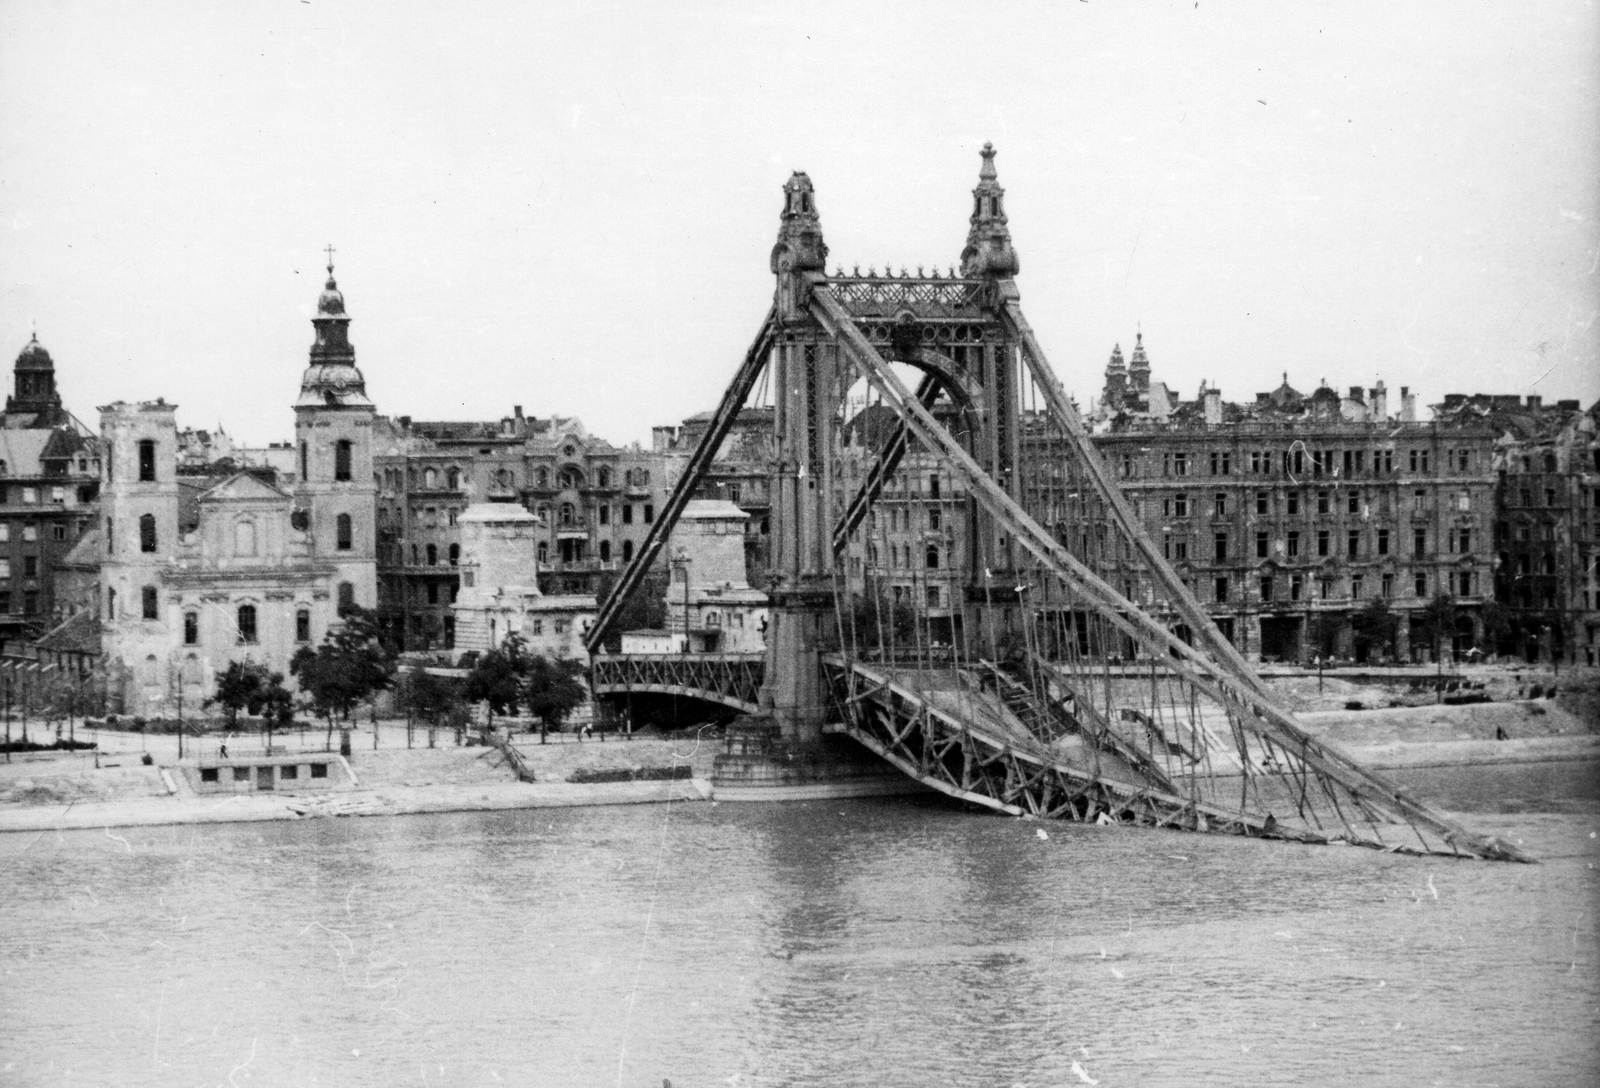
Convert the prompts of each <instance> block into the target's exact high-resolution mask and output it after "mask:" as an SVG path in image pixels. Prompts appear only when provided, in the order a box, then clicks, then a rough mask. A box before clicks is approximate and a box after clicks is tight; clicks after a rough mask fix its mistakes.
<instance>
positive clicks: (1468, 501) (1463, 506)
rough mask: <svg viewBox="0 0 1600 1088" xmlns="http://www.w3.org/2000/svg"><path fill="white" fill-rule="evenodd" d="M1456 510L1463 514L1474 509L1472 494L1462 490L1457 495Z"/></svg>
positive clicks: (1464, 489)
mask: <svg viewBox="0 0 1600 1088" xmlns="http://www.w3.org/2000/svg"><path fill="white" fill-rule="evenodd" d="M1456 509H1457V510H1458V511H1460V512H1461V513H1463V514H1465V513H1466V512H1467V511H1469V510H1471V509H1472V492H1470V491H1468V490H1467V489H1466V488H1462V489H1461V490H1460V491H1459V492H1457V493H1456Z"/></svg>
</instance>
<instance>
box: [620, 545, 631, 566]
mask: <svg viewBox="0 0 1600 1088" xmlns="http://www.w3.org/2000/svg"><path fill="white" fill-rule="evenodd" d="M622 561H623V562H624V563H631V562H633V541H631V540H624V541H623V542H622Z"/></svg>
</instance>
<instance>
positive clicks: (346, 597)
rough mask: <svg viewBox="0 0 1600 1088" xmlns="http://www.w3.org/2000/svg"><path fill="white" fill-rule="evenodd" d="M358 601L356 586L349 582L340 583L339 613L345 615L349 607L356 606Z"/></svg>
mask: <svg viewBox="0 0 1600 1088" xmlns="http://www.w3.org/2000/svg"><path fill="white" fill-rule="evenodd" d="M355 603H356V587H355V586H353V585H351V584H350V583H349V582H340V583H339V613H340V615H343V614H344V612H345V610H346V609H348V608H354V607H355Z"/></svg>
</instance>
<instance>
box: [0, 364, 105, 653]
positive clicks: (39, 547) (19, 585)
mask: <svg viewBox="0 0 1600 1088" xmlns="http://www.w3.org/2000/svg"><path fill="white" fill-rule="evenodd" d="M99 489H100V449H99V443H98V442H97V441H96V439H95V437H94V435H93V433H92V432H91V431H90V430H89V429H88V428H87V427H85V426H84V425H83V424H82V423H80V422H79V421H78V420H77V419H76V418H74V417H73V415H72V414H71V413H70V412H68V411H67V410H66V409H65V408H64V407H62V404H61V394H60V392H59V391H58V390H57V389H56V375H55V363H54V361H53V360H52V359H51V358H50V353H49V352H48V351H46V350H45V348H44V345H42V344H40V343H39V339H38V337H37V336H35V337H33V338H32V339H30V340H29V341H28V343H27V344H26V345H25V346H24V347H23V349H22V351H21V352H20V353H19V354H18V355H17V360H16V364H15V366H14V368H13V391H12V393H11V395H10V396H8V397H6V407H5V411H4V413H0V639H36V638H38V637H40V636H41V635H43V634H44V633H45V632H46V631H47V630H49V629H50V628H52V627H55V626H56V625H57V624H59V623H61V622H62V621H63V620H66V619H67V618H68V617H70V616H71V615H72V614H73V612H74V610H75V603H74V599H73V598H72V597H70V595H68V596H64V595H62V594H60V593H59V592H58V590H57V585H56V575H57V568H58V565H59V564H60V563H61V562H63V561H64V560H65V559H66V558H67V556H68V554H69V553H70V552H71V551H72V549H73V548H74V547H75V546H76V545H77V544H78V542H79V541H80V540H81V539H83V536H84V534H85V533H88V532H90V531H91V530H92V528H93V524H94V512H95V502H96V500H97V498H98V497H99Z"/></svg>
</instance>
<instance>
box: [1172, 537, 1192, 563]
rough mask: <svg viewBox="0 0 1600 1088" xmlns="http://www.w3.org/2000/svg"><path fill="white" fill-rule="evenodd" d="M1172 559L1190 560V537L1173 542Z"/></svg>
mask: <svg viewBox="0 0 1600 1088" xmlns="http://www.w3.org/2000/svg"><path fill="white" fill-rule="evenodd" d="M1172 558H1174V559H1188V558H1189V538H1188V537H1179V538H1178V539H1177V540H1174V541H1173V542H1172Z"/></svg>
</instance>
